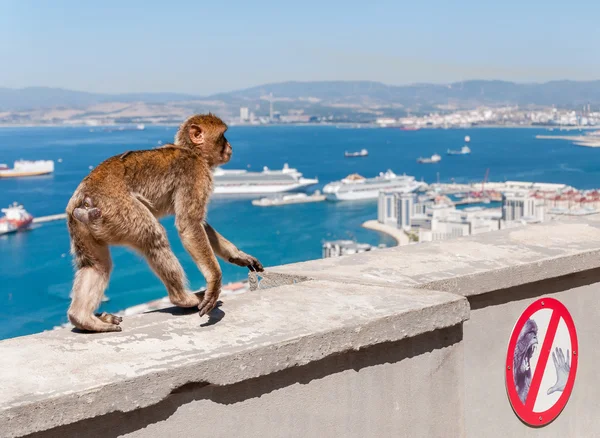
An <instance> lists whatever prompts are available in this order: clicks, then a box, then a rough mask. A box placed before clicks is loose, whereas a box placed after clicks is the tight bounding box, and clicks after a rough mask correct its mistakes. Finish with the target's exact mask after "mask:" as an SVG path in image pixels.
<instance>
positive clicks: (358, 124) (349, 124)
mask: <svg viewBox="0 0 600 438" xmlns="http://www.w3.org/2000/svg"><path fill="white" fill-rule="evenodd" d="M136 123H137V122H136ZM140 123H142V122H140ZM143 123H144V125H146V127H150V126H156V127H178V126H179V124H177V123H149V122H143ZM132 124H135V123H133V122H132V123H121V124H119V123H112V124H100V125H87V124H85V123H81V124H79V123H74V124H58V123H37V124H36V123H33V124H32V123H27V124H10V123H8V124H3V123H0V129H2V128H90V129H94V128H108V127H114V126H123V125H132ZM229 126H230V127H232V128H233V127H247V128H250V127H251V128H259V127H275V126H276V127H281V126H294V127H316V126H329V127H344V128H346V127H347V128H354V129H359V128H372V129H400V128H401V127H402V126H401V125H397V126H379V125H378V124H377V123H363V122H337V123H336V122H332V123H267V124H250V123H247V124H246V123H229ZM492 128H506V129H515V128H520V129H544V130H549V129H560V128H558V127H556V126H550V125H548V126H538V125H473V126H450V127H447V128H444V127H442V126H430V127H427V126H422V127H420V128H419V129H418V130H419V131H425V130H428V131H429V130H439V131H449V130H459V129H460V130H468V129H492ZM597 129H600V125H593V126H580V127H576V126H573V127H563V128H562V129H560V130H561V131H579V130H581V131H584V130H597Z"/></svg>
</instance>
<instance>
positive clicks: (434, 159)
mask: <svg viewBox="0 0 600 438" xmlns="http://www.w3.org/2000/svg"><path fill="white" fill-rule="evenodd" d="M441 160H442V157H440V156H439V155H438V154H433V155H432V156H431V158H423V157H419V158H418V159H417V163H437V162H439V161H441Z"/></svg>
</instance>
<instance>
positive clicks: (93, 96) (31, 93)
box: [0, 87, 198, 111]
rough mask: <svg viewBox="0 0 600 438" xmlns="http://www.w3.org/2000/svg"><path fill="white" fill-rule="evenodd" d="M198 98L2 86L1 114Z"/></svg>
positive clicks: (0, 94) (0, 97)
mask: <svg viewBox="0 0 600 438" xmlns="http://www.w3.org/2000/svg"><path fill="white" fill-rule="evenodd" d="M193 99H198V96H192V95H187V94H179V93H128V94H101V93H88V92H85V91H73V90H65V89H63V88H49V87H28V88H20V89H12V88H2V87H0V111H8V110H12V111H15V110H33V109H41V108H54V107H61V108H86V107H88V106H90V105H95V104H98V103H105V102H148V103H166V102H177V101H185V100H193Z"/></svg>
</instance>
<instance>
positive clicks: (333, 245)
mask: <svg viewBox="0 0 600 438" xmlns="http://www.w3.org/2000/svg"><path fill="white" fill-rule="evenodd" d="M372 249H373V247H372V246H371V245H369V244H368V243H357V242H354V241H353V240H332V241H328V242H325V243H324V244H323V258H328V257H340V256H344V255H349V254H358V253H361V252H366V251H371V250H372Z"/></svg>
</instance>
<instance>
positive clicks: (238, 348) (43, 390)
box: [0, 281, 469, 437]
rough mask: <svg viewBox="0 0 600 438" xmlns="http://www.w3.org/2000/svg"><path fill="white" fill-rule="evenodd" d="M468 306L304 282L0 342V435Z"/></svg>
mask: <svg viewBox="0 0 600 438" xmlns="http://www.w3.org/2000/svg"><path fill="white" fill-rule="evenodd" d="M174 314H175V315H174ZM468 314H469V305H468V302H467V300H466V299H465V298H463V297H460V296H457V295H454V294H449V293H445V292H436V291H423V290H414V289H402V288H397V287H393V286H387V287H381V286H362V285H350V284H347V283H333V282H328V281H306V282H303V283H300V284H297V285H294V286H283V287H279V288H273V289H269V290H265V291H258V292H254V293H248V294H244V295H240V296H235V297H227V299H226V302H225V303H224V305H223V306H222V307H221V308H220V309H219V310H216V311H214V312H213V313H212V315H211V319H210V320H209V321H207V320H206V318H202V319H201V318H199V317H198V315H197V313H191V314H185V313H182V312H180V311H179V310H178V309H166V310H162V311H155V312H150V313H147V314H143V315H139V316H134V317H129V318H127V319H125V321H123V323H122V324H123V327H124V331H123V332H122V333H116V334H115V333H112V334H81V333H74V332H71V331H70V330H68V329H63V330H57V331H52V332H45V333H42V334H38V335H32V336H26V337H22V338H15V339H10V340H6V341H3V342H0V386H1V387H2V392H1V393H0V436H3V437H12V436H21V435H24V434H28V433H32V432H36V431H43V430H48V429H51V428H54V427H57V426H61V425H66V424H71V423H74V422H76V421H80V420H83V419H88V418H92V417H97V416H100V415H104V414H106V413H110V412H115V411H122V412H128V411H132V410H135V409H138V408H141V407H145V406H150V405H153V404H155V403H158V402H159V401H161V400H163V399H165V398H166V397H167V396H169V395H170V394H171V393H172V392H173V391H174V390H176V389H177V388H180V387H182V386H183V385H186V384H188V383H205V384H213V385H228V384H233V383H237V382H241V381H243V380H247V379H250V378H255V377H259V376H264V375H268V374H271V373H274V372H276V371H280V370H284V369H287V368H291V367H295V366H298V365H304V364H307V363H309V362H312V361H315V360H319V359H322V358H324V357H327V356H331V355H334V354H336V353H342V352H345V351H349V350H358V349H361V348H365V347H368V346H372V345H375V344H379V343H383V342H393V341H398V340H401V339H404V338H408V337H412V336H416V335H419V334H422V333H426V332H430V331H433V330H437V329H443V328H446V327H452V326H454V325H456V324H460V323H462V322H463V321H464V320H466V319H467V318H468ZM223 318H224V319H223ZM221 319H223V322H219V321H220V320H221Z"/></svg>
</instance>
